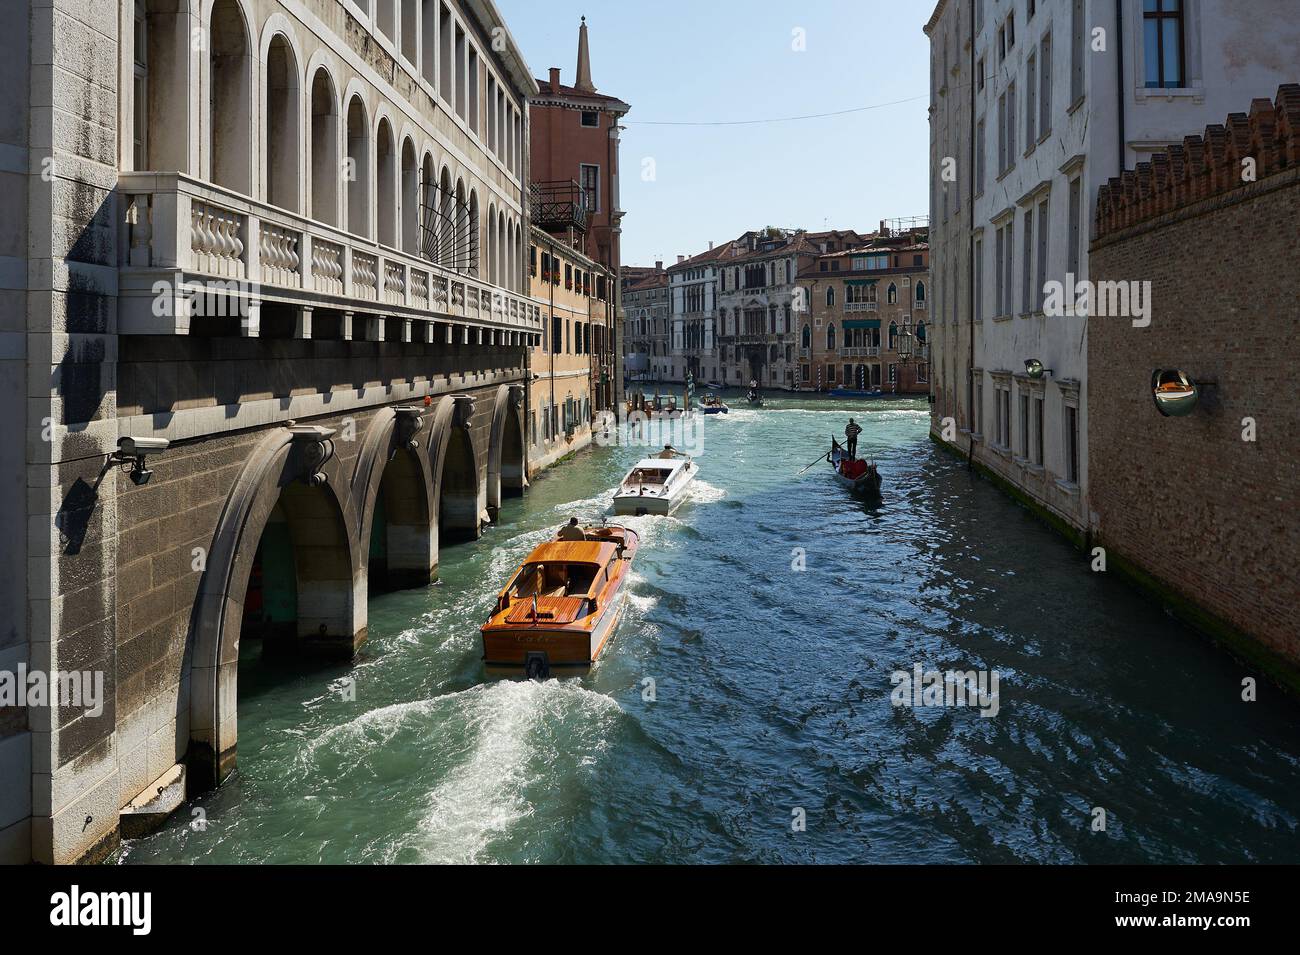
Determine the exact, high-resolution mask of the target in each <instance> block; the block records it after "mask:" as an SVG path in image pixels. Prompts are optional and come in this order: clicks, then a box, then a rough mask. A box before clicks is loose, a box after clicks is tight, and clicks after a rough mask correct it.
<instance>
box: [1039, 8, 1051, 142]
mask: <svg viewBox="0 0 1300 955" xmlns="http://www.w3.org/2000/svg"><path fill="white" fill-rule="evenodd" d="M1051 131H1052V35H1051V34H1050V33H1046V34H1044V35H1043V42H1042V45H1041V46H1040V47H1039V51H1038V137H1039V139H1042V138H1043V137H1044V136H1046V135H1047V134H1048V133H1050V132H1051Z"/></svg>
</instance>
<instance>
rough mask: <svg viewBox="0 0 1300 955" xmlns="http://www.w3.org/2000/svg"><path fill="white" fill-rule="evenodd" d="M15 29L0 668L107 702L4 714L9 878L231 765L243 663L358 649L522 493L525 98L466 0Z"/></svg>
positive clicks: (191, 8)
mask: <svg viewBox="0 0 1300 955" xmlns="http://www.w3.org/2000/svg"><path fill="white" fill-rule="evenodd" d="M0 26H2V27H3V41H0V42H3V44H4V53H5V55H4V57H3V59H2V62H3V67H0V68H3V69H4V70H5V71H6V77H7V79H8V80H9V87H8V88H9V89H10V91H11V97H10V101H9V102H10V105H9V107H7V108H6V110H5V111H4V123H3V124H2V126H0V141H3V143H4V145H5V147H6V148H5V149H4V150H0V155H3V157H4V159H3V166H2V167H0V176H3V179H4V183H3V184H4V186H5V187H6V188H4V189H3V190H0V195H3V197H4V198H3V200H0V201H3V203H4V204H5V212H6V221H7V222H8V223H9V226H10V229H9V230H8V233H7V234H8V235H9V236H10V240H9V242H8V244H7V246H6V248H5V250H4V252H3V253H0V261H2V263H3V266H4V268H3V269H0V295H2V296H3V298H4V301H5V304H6V305H7V306H8V307H6V308H4V309H3V310H0V311H2V312H3V316H4V317H3V318H0V322H3V325H0V361H3V362H4V369H3V370H4V374H3V376H0V381H2V382H3V388H4V389H5V392H6V397H8V398H9V399H10V400H9V401H7V402H5V403H4V404H3V407H2V408H0V415H3V424H4V425H6V426H7V427H8V431H9V433H10V434H12V435H20V434H21V435H24V437H25V440H24V441H22V442H15V443H14V444H15V445H17V447H14V446H10V447H7V448H6V449H5V450H4V451H3V456H2V457H0V480H3V488H4V491H5V492H6V493H3V494H0V508H2V509H3V515H2V518H0V519H2V523H3V526H4V527H5V528H6V530H7V531H10V530H11V529H13V528H26V533H25V534H22V533H11V534H10V546H7V547H6V548H5V549H4V558H3V559H4V562H5V564H4V570H5V573H4V575H3V582H2V583H0V611H3V617H4V619H5V621H6V623H5V626H4V629H3V631H0V671H6V672H12V671H13V670H15V668H17V667H19V666H22V667H26V668H27V669H29V670H38V671H42V672H44V673H46V674H54V673H57V672H59V671H64V672H86V673H90V672H94V673H97V674H99V675H100V676H101V677H102V678H103V680H104V684H105V693H106V704H105V707H104V709H103V711H102V713H99V714H92V713H91V712H89V711H87V710H85V709H84V708H77V707H26V708H24V707H17V708H10V709H7V710H5V711H3V712H0V860H3V861H12V862H25V861H28V860H35V861H39V862H46V863H59V862H69V861H74V860H85V859H94V858H99V857H101V856H102V855H103V854H104V853H106V852H107V851H109V850H111V848H112V847H113V846H114V845H115V844H116V841H117V839H118V837H119V832H120V831H121V827H124V826H125V825H126V820H136V821H138V819H139V818H140V817H147V816H150V815H154V816H156V815H157V814H158V812H159V811H160V810H161V811H165V809H166V808H169V806H170V805H174V804H171V803H170V802H169V801H170V800H172V799H173V798H174V797H176V798H179V797H178V796H176V794H181V795H183V793H184V789H185V787H186V786H188V788H189V790H190V792H195V791H197V790H200V789H202V788H204V787H206V786H211V785H215V784H219V783H220V782H221V781H222V780H223V779H224V778H226V777H227V776H228V775H229V773H230V772H231V771H232V770H233V768H234V765H235V761H236V757H237V733H238V703H237V701H238V689H237V678H238V662H237V661H238V657H239V647H240V644H241V638H242V639H243V640H245V641H247V640H252V639H255V640H259V641H261V642H262V643H263V645H264V648H268V649H270V648H274V649H277V650H287V651H290V652H295V653H307V654H325V655H330V656H336V657H343V658H348V657H350V656H351V655H352V653H353V651H354V650H355V648H356V647H357V646H358V645H359V644H360V643H361V642H362V641H363V640H364V639H365V636H366V628H367V612H366V607H367V597H368V593H369V592H371V591H372V590H377V589H384V588H388V587H395V586H410V585H415V584H420V583H427V582H428V581H429V580H430V579H431V578H432V577H434V576H435V575H436V573H437V568H438V556H439V552H440V547H441V546H444V545H446V544H448V543H451V542H453V541H455V540H458V539H463V538H473V537H476V536H477V535H478V534H479V533H480V529H481V527H482V526H483V524H484V523H485V522H486V521H489V520H491V519H492V518H493V515H494V514H495V512H496V510H497V508H498V507H499V504H500V499H501V496H502V495H503V494H507V493H517V492H519V491H520V490H522V485H523V480H524V474H525V472H526V464H525V461H524V455H525V448H524V431H523V428H524V413H523V409H524V399H525V388H524V375H525V366H526V363H527V349H528V347H529V346H530V345H533V344H536V343H537V342H538V340H539V338H540V334H541V316H540V314H539V311H538V309H537V308H536V307H535V306H534V305H533V303H532V302H531V301H530V300H529V298H528V297H527V296H526V295H525V294H524V292H525V289H526V284H525V282H526V266H525V250H526V244H525V241H524V237H525V236H526V235H527V227H528V223H527V216H526V212H525V202H524V198H525V197H524V184H525V183H527V182H528V149H527V142H528V123H527V113H526V110H525V105H526V102H527V100H528V97H530V96H531V95H533V94H534V93H535V92H536V85H535V83H534V82H533V80H532V79H531V71H530V70H529V69H528V67H527V65H526V64H525V63H524V61H523V59H522V57H521V55H520V54H519V51H518V49H517V48H516V46H515V44H514V42H513V40H512V39H511V38H510V35H509V31H508V29H507V28H506V26H505V24H504V23H502V22H501V21H500V18H499V15H498V14H497V13H496V11H495V8H494V7H493V5H492V4H491V3H478V2H468V0H467V2H456V0H440V2H438V3H432V2H422V3H413V2H403V3H400V4H399V3H397V2H394V0H372V2H358V0H202V2H200V0H120V2H103V3H84V2H74V0H53V2H39V3H38V2H35V0H31V2H18V3H11V4H7V5H5V7H4V10H3V12H0ZM159 442H167V443H168V445H167V446H166V447H165V449H164V448H162V447H159V446H157V443H159ZM133 443H134V446H132V445H133ZM128 452H129V453H128ZM114 455H116V456H114ZM141 455H143V458H141V457H140V456H141ZM182 770H185V773H186V775H185V777H184V781H183V782H179V783H178V780H180V779H181V776H180V773H181V771H182ZM160 789H161V790H163V793H162V794H161V795H156V794H157V793H158V792H159V790H160ZM160 802H164V803H168V805H164V806H160Z"/></svg>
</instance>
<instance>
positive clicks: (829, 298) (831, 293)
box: [826, 285, 835, 308]
mask: <svg viewBox="0 0 1300 955" xmlns="http://www.w3.org/2000/svg"><path fill="white" fill-rule="evenodd" d="M826 307H827V308H834V307H835V286H833V285H828V286H826Z"/></svg>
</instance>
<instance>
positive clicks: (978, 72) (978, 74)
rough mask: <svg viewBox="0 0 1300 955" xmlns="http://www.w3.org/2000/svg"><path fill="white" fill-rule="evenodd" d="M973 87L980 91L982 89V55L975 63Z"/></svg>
mask: <svg viewBox="0 0 1300 955" xmlns="http://www.w3.org/2000/svg"><path fill="white" fill-rule="evenodd" d="M975 88H976V89H977V90H980V91H981V92H982V91H983V89H984V57H982V56H981V57H980V59H979V62H978V63H976V64H975Z"/></svg>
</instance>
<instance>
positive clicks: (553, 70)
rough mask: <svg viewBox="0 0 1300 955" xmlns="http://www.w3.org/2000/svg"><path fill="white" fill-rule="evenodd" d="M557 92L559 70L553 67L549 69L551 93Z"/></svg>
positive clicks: (558, 89)
mask: <svg viewBox="0 0 1300 955" xmlns="http://www.w3.org/2000/svg"><path fill="white" fill-rule="evenodd" d="M559 91H560V68H559V67H558V66H553V67H551V92H552V93H558V92H559Z"/></svg>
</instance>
